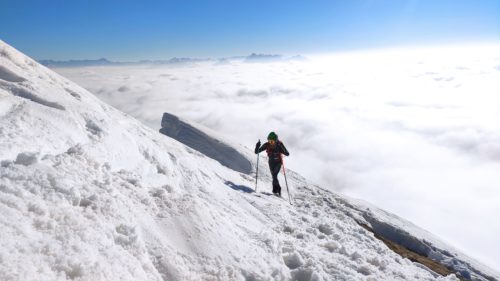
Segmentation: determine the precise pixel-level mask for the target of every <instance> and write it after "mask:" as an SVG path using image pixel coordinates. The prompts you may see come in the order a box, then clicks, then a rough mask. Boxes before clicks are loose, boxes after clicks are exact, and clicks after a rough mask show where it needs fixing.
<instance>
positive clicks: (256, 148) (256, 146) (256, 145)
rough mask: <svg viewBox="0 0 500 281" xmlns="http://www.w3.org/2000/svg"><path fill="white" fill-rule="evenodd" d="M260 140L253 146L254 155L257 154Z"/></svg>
mask: <svg viewBox="0 0 500 281" xmlns="http://www.w3.org/2000/svg"><path fill="white" fill-rule="evenodd" d="M259 148H260V140H259V141H258V142H257V143H256V144H255V153H259Z"/></svg>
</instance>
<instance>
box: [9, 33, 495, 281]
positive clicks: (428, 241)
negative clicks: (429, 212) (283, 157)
mask: <svg viewBox="0 0 500 281" xmlns="http://www.w3.org/2000/svg"><path fill="white" fill-rule="evenodd" d="M0 116H1V121H0V144H1V145H0V161H1V168H0V209H1V215H0V225H1V227H2V234H1V239H0V245H1V247H0V249H1V250H0V261H1V263H0V279H1V280H68V279H72V280H456V279H457V278H456V277H455V276H453V275H449V276H447V277H441V276H439V275H437V274H435V273H433V272H431V271H430V270H428V269H426V268H425V267H423V266H421V265H419V264H416V263H413V262H411V261H410V260H409V259H404V258H402V257H401V256H399V255H398V254H396V253H394V252H393V251H392V250H390V249H389V248H388V247H387V246H386V245H385V244H384V243H383V242H382V241H380V240H379V239H378V238H376V237H375V235H374V234H373V233H371V232H370V231H368V230H366V229H365V228H363V227H362V226H361V225H360V223H361V224H365V225H367V226H369V227H371V228H372V229H373V230H374V231H375V232H378V233H379V234H383V235H386V236H390V235H391V234H392V235H393V236H394V235H396V234H399V236H400V237H399V238H401V240H403V241H402V243H405V242H408V241H410V242H414V243H413V245H415V246H416V247H417V248H419V247H420V246H422V245H423V246H422V247H423V248H424V250H423V251H424V252H425V251H427V253H429V254H430V255H434V256H435V257H436V258H437V259H440V260H442V261H443V262H445V263H446V262H448V263H449V264H450V265H454V266H456V267H455V270H454V272H458V271H460V272H461V275H462V278H464V279H471V280H488V279H490V280H495V278H496V279H498V276H497V275H496V274H497V273H495V272H493V271H492V270H490V269H488V268H485V267H483V266H481V265H479V264H477V263H474V262H473V261H470V259H468V258H467V257H465V256H463V255H461V254H459V253H456V252H455V251H454V250H450V249H448V248H447V247H446V246H445V245H442V244H440V243H439V242H438V241H437V240H432V236H431V235H430V234H427V233H425V232H424V231H421V230H419V229H418V228H416V227H415V226H412V225H411V224H410V223H408V222H405V221H403V220H401V219H399V218H397V217H395V216H393V215H390V214H387V213H385V212H383V211H380V210H378V209H377V208H375V207H373V206H368V205H367V204H366V203H363V202H357V201H355V200H352V199H347V198H343V197H341V196H339V195H336V194H333V193H331V192H329V191H325V190H323V189H321V188H319V187H317V186H314V185H311V184H309V183H308V182H307V181H306V180H305V179H303V178H302V177H300V176H299V175H298V174H296V173H293V172H292V171H287V176H288V182H289V185H290V187H291V189H292V195H293V201H294V205H293V206H290V205H289V204H288V202H286V201H285V200H282V199H279V198H276V197H273V196H268V194H267V193H263V192H262V191H265V190H268V187H269V186H270V176H269V174H268V173H267V167H265V163H263V162H265V161H261V167H260V169H259V170H260V176H259V192H257V193H256V192H253V187H254V184H255V182H254V177H253V176H249V175H246V174H242V173H239V172H236V171H234V170H232V169H230V168H228V167H226V166H223V165H221V164H220V163H219V162H217V161H214V160H212V159H210V158H208V157H206V156H205V155H203V154H201V153H199V152H197V151H195V150H193V149H191V148H189V147H187V146H185V145H183V144H181V143H179V142H178V141H175V140H173V139H171V138H168V137H166V136H164V135H161V134H159V133H158V132H154V131H152V130H150V129H149V128H147V127H145V126H144V125H142V124H141V123H140V122H138V121H137V120H135V119H133V118H131V117H129V116H127V115H126V114H124V113H122V112H119V111H118V110H116V109H114V108H112V107H110V106H108V105H106V104H104V103H103V102H101V101H99V100H98V99H97V98H96V97H94V96H93V95H92V94H90V93H89V92H87V91H86V90H84V89H82V88H81V87H79V86H77V85H75V84H74V83H72V82H70V81H68V80H66V79H64V78H62V77H60V76H59V75H57V74H55V73H54V72H52V71H50V70H48V69H46V68H45V67H43V66H40V65H39V64H37V63H36V62H35V61H33V60H31V59H30V58H28V57H26V56H25V55H23V54H21V53H19V52H18V51H16V50H15V49H13V48H12V47H10V46H8V45H7V44H5V43H4V42H2V41H0ZM234 149H237V150H240V152H241V154H243V155H246V157H248V160H249V161H251V163H252V165H253V167H254V168H255V160H254V159H253V157H254V156H253V154H252V153H251V151H249V150H245V149H244V148H242V147H240V146H238V145H234ZM286 196H287V195H286V194H285V198H286ZM410 232H411V235H410ZM396 236H397V235H396ZM412 237H413V238H415V239H416V240H412V239H408V238H412ZM405 239H406V241H405ZM408 244H412V243H408ZM431 246H432V247H434V248H432V247H431ZM426 247H428V248H426ZM439 255H441V256H439Z"/></svg>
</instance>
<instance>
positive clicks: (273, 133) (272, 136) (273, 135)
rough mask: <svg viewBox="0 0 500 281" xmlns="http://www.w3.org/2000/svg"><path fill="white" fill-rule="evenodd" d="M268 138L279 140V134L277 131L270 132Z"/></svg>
mask: <svg viewBox="0 0 500 281" xmlns="http://www.w3.org/2000/svg"><path fill="white" fill-rule="evenodd" d="M267 140H275V141H276V140H278V135H276V133H275V132H270V133H269V135H267Z"/></svg>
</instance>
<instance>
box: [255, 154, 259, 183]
mask: <svg viewBox="0 0 500 281" xmlns="http://www.w3.org/2000/svg"><path fill="white" fill-rule="evenodd" d="M258 179H259V154H258V153H257V171H256V172H255V192H257V180H258Z"/></svg>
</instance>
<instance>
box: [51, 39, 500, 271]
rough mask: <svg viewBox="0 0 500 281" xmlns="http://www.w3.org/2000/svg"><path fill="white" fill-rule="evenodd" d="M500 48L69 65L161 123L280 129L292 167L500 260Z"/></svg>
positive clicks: (225, 129) (102, 91) (87, 83)
mask: <svg viewBox="0 0 500 281" xmlns="http://www.w3.org/2000/svg"><path fill="white" fill-rule="evenodd" d="M497 50H498V48H497ZM497 50H495V48H492V47H477V48H454V49H421V50H403V51H399V50H391V51H379V52H372V53H369V52H368V53H351V54H340V55H332V56H317V57H314V56H313V57H312V59H311V60H310V61H307V62H277V63H271V64H258V63H255V64H245V63H238V62H232V63H231V64H223V65H214V64H213V62H212V63H211V62H206V63H198V64H196V65H189V66H151V67H150V66H130V67H86V68H81V69H71V68H67V69H58V70H57V71H58V72H60V73H61V74H63V75H65V76H67V77H68V78H70V79H72V80H74V81H76V82H77V83H78V84H80V85H82V86H84V87H85V88H87V89H89V90H90V91H91V92H93V93H95V94H96V95H97V96H98V97H100V98H101V99H103V100H104V101H106V102H108V103H110V104H111V105H113V106H115V107H117V108H119V109H121V110H123V111H125V112H127V113H129V114H131V115H133V116H135V117H137V118H138V119H140V120H142V121H143V122H144V123H146V124H147V125H149V126H150V127H152V128H154V129H159V128H160V121H161V117H162V114H163V112H170V113H173V114H176V115H178V116H180V117H183V118H185V119H188V120H192V121H195V122H198V123H201V124H203V125H205V126H208V127H210V128H211V129H214V130H216V131H218V132H220V133H222V134H225V135H226V136H228V137H232V138H233V139H235V140H237V141H239V142H240V143H242V144H244V145H246V146H248V147H249V148H253V146H254V144H255V142H256V141H257V139H259V138H260V139H264V138H265V137H266V136H267V133H268V132H269V131H276V132H277V133H278V134H279V136H280V137H281V138H282V140H283V141H284V142H285V144H286V145H287V147H288V149H289V151H290V153H291V157H289V158H287V159H286V165H287V167H289V168H291V169H294V170H296V171H298V172H300V173H302V174H303V175H305V176H306V177H308V178H311V179H313V180H315V181H317V182H318V183H320V184H321V185H322V186H324V187H327V188H331V189H333V190H337V191H341V192H343V193H345V194H348V195H351V196H355V197H358V198H362V199H365V200H367V201H370V202H373V203H375V204H377V205H379V206H381V207H383V208H385V209H388V210H390V211H392V212H395V213H397V214H400V215H401V216H403V217H405V218H407V219H409V220H412V221H414V222H415V223H417V224H418V225H420V226H423V227H424V228H427V229H428V230H430V231H431V232H433V233H435V234H437V235H438V236H440V237H442V238H443V239H444V240H446V241H448V242H451V243H453V244H455V245H456V246H458V247H459V248H461V249H464V250H466V251H467V252H468V253H470V254H472V255H473V256H475V257H478V258H480V259H482V260H483V261H485V262H486V263H488V264H489V265H490V266H492V267H494V266H495V264H494V262H495V261H498V260H500V254H499V253H498V251H496V249H499V248H500V242H499V241H498V237H499V236H500V224H499V223H496V222H492V221H491V219H490V218H489V214H498V213H500V205H499V204H498V202H500V189H498V188H497V187H498V186H499V183H500V173H498V171H499V170H500V133H499V132H500V125H499V124H498V121H497V120H499V117H500V116H499V115H500V99H499V96H498V93H499V92H500V83H498V81H500V71H497V70H498V61H495V58H496V57H498V51H497ZM492 245H493V246H492Z"/></svg>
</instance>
